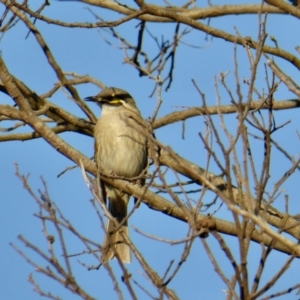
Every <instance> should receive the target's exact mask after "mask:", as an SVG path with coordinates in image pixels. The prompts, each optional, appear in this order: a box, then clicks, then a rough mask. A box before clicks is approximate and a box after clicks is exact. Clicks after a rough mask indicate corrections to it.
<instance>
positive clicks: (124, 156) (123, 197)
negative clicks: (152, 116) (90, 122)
mask: <svg viewBox="0 0 300 300" xmlns="http://www.w3.org/2000/svg"><path fill="white" fill-rule="evenodd" d="M85 100H86V101H92V102H95V103H97V104H98V105H99V106H100V108H101V116H100V118H99V119H98V120H97V122H96V125H95V129H94V145H95V155H94V159H95V162H96V165H97V168H98V170H101V169H102V170H105V171H108V172H111V174H113V175H116V176H122V177H126V178H133V177H138V176H141V178H142V179H141V180H140V184H141V185H143V184H144V182H145V179H144V178H145V177H144V176H143V174H145V171H146V167H147V162H148V157H147V137H146V135H145V134H143V133H142V131H139V130H137V128H136V127H135V126H132V123H131V122H132V121H134V120H133V119H137V120H143V119H142V116H141V114H140V111H139V110H138V108H137V106H136V104H135V101H134V99H133V98H132V96H131V95H130V94H129V93H128V92H127V91H125V90H122V89H119V88H115V87H107V88H104V89H102V91H101V92H100V93H98V94H97V95H96V96H90V97H87V98H85ZM130 116H132V118H133V119H132V118H130ZM130 124H131V125H130ZM137 124H138V123H136V125H137ZM102 185H103V186H104V188H103V191H102V195H103V198H106V197H107V198H108V200H109V201H108V210H109V211H110V213H111V215H112V217H113V218H114V221H113V220H111V219H108V221H107V225H106V235H105V238H104V243H103V247H102V249H103V250H102V261H104V262H108V261H109V260H110V259H112V258H113V257H115V256H118V257H119V259H120V260H121V261H122V262H123V263H130V262H131V253H130V248H129V246H128V245H127V244H126V243H125V242H124V240H123V238H122V234H124V235H126V236H129V233H128V222H127V220H126V221H124V219H126V217H127V205H128V202H129V198H130V196H131V195H128V194H126V193H124V192H122V191H120V190H118V189H117V188H114V187H112V186H111V185H109V184H107V183H103V184H102ZM102 185H101V186H102ZM104 200H106V199H104ZM121 222H123V224H122V226H121V228H120V229H119V230H118V231H117V232H116V231H115V229H116V228H117V227H119V226H118V224H120V223H121ZM121 232H122V233H121Z"/></svg>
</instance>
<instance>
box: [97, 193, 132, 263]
mask: <svg viewBox="0 0 300 300" xmlns="http://www.w3.org/2000/svg"><path fill="white" fill-rule="evenodd" d="M126 198H127V199H126V200H125V199H124V197H123V199H120V198H119V197H118V201H114V200H112V199H110V205H109V211H110V212H111V214H112V216H113V217H114V218H115V220H114V221H113V220H110V219H108V221H107V225H106V235H105V238H104V243H103V252H102V258H103V260H104V261H108V260H110V259H112V258H113V257H115V256H117V255H118V256H119V258H120V260H121V261H122V262H123V263H130V261H131V255H130V248H129V247H128V245H127V244H125V242H124V240H123V238H122V234H123V235H125V236H127V237H128V236H129V233H128V226H127V221H126V222H125V223H124V224H123V225H122V226H121V227H120V228H119V230H118V231H115V229H116V228H117V227H119V225H118V224H119V223H121V222H122V221H123V220H124V218H126V216H127V202H128V198H129V197H127V195H126ZM124 200H125V201H124Z"/></svg>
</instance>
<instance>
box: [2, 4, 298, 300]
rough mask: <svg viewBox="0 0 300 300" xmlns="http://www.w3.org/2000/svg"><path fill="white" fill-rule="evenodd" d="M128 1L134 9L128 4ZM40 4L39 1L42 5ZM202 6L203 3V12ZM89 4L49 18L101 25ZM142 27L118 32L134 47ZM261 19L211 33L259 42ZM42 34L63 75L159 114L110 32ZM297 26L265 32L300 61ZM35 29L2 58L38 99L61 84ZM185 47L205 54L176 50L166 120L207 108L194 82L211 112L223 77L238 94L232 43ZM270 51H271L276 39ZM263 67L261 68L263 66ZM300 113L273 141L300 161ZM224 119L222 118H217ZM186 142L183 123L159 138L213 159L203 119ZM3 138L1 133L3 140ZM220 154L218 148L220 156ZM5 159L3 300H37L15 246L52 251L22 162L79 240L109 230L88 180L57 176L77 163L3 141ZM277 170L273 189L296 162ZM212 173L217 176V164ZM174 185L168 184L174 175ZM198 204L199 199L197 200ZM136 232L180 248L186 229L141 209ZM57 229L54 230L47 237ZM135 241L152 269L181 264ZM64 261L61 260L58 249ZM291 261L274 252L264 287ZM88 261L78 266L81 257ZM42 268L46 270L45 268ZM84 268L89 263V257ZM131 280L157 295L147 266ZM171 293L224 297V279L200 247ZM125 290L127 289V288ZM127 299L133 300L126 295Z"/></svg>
mask: <svg viewBox="0 0 300 300" xmlns="http://www.w3.org/2000/svg"><path fill="white" fill-rule="evenodd" d="M128 3H129V2H128ZM222 3H225V2H223V1H215V2H214V4H222ZM35 4H36V3H35ZM199 5H200V4H199ZM87 7H88V5H87V4H82V3H79V2H59V1H52V2H51V5H50V6H49V7H47V8H46V9H45V11H44V14H45V15H47V16H49V17H52V18H55V19H58V20H64V21H69V22H70V21H77V22H93V21H94V17H93V16H92V15H91V13H90V12H89V11H88V10H87V9H86V8H87ZM90 8H92V9H93V11H94V12H95V13H98V14H99V15H101V16H102V17H103V18H105V19H111V18H117V17H118V15H117V14H110V13H109V12H108V11H107V10H102V9H99V8H96V7H90ZM3 11H4V6H3V5H0V13H1V12H3ZM137 23H138V22H136V21H132V22H129V23H127V24H124V25H122V26H119V27H118V28H117V31H118V32H119V33H120V34H123V35H125V36H127V37H128V38H129V39H130V40H131V41H132V42H134V41H135V38H136V37H135V33H134V30H135V26H136V25H137ZM257 24H258V20H257V16H232V17H228V18H227V17H223V18H220V19H213V20H211V25H212V26H214V27H216V28H220V29H223V30H228V31H229V32H231V33H234V32H235V30H234V26H236V27H237V29H238V30H239V32H240V33H241V34H242V35H243V36H247V35H249V36H251V37H252V38H253V39H256V37H257V27H258V26H257ZM36 25H37V27H38V29H39V30H40V31H41V33H42V34H43V36H44V38H45V40H46V42H47V44H48V45H49V47H50V49H51V51H52V53H53V55H54V57H55V59H56V60H57V62H58V63H59V64H60V66H61V67H62V69H63V70H64V71H68V72H76V73H78V74H80V75H84V74H89V75H90V76H92V77H95V78H97V79H98V80H100V81H102V82H103V83H104V84H105V85H107V86H117V87H120V88H124V89H126V90H128V91H129V92H130V93H131V94H132V96H134V98H135V99H136V102H137V105H138V107H139V108H140V110H141V113H142V115H143V117H145V118H147V117H149V116H151V115H152V112H153V110H154V107H155V105H156V98H155V97H152V98H150V97H149V95H150V94H151V92H152V89H153V85H154V83H153V81H151V80H150V79H148V78H146V77H142V78H140V77H139V76H138V73H137V71H136V70H135V69H134V68H133V67H131V66H130V65H128V64H124V55H123V52H122V51H121V50H119V49H117V48H116V47H111V46H109V45H108V44H107V43H106V42H105V41H104V39H103V36H102V35H104V36H106V38H108V39H109V40H111V41H112V42H113V43H114V44H116V45H118V42H117V41H116V40H112V38H111V37H110V36H109V35H107V34H105V33H104V32H103V31H101V32H100V31H99V29H90V30H86V29H69V28H60V27H58V26H54V25H48V24H46V23H42V22H40V21H37V23H36ZM297 26H299V21H298V20H297V19H295V18H293V17H290V16H283V15H282V16H273V15H269V16H268V25H267V32H268V34H269V35H273V36H275V37H276V39H277V40H278V43H279V46H281V47H283V48H284V49H285V50H287V51H291V52H292V53H294V54H296V50H294V48H295V46H297V45H298V44H297V43H298V41H299V35H300V33H299V32H298V31H296V30H295V31H294V32H292V34H293V37H292V38H291V36H290V28H298V27H297ZM149 28H151V30H152V31H153V32H154V33H156V34H158V35H164V37H165V38H170V39H171V38H172V36H173V31H174V28H175V25H174V24H151V25H149ZM27 33H28V30H27V29H26V27H25V26H24V25H23V24H22V23H21V22H18V23H17V24H16V26H14V27H13V28H12V29H11V30H9V32H7V33H6V34H5V35H4V36H3V37H2V39H1V42H0V50H1V53H2V57H3V59H4V61H5V63H6V64H7V67H8V69H9V71H10V72H11V73H12V74H13V75H15V76H16V77H18V78H19V79H20V80H22V81H23V82H24V83H25V84H26V85H28V86H29V87H30V88H31V89H32V90H34V91H36V92H37V93H38V94H43V93H45V92H46V91H48V90H49V89H50V88H51V87H52V86H53V85H54V84H55V83H56V82H57V79H56V77H55V74H54V72H53V70H51V68H50V67H49V65H48V64H47V61H46V58H45V56H44V54H43V53H42V51H41V49H40V48H39V46H38V45H37V43H36V41H35V39H34V37H33V35H29V37H28V38H26V35H27ZM184 41H185V42H186V43H191V44H193V45H196V46H198V48H191V47H188V46H186V45H181V46H180V47H179V50H178V53H177V57H176V62H175V76H174V82H173V85H172V88H171V89H170V90H169V91H168V92H163V94H162V98H163V104H162V108H161V110H160V111H159V116H163V115H165V114H167V113H170V112H172V111H176V110H178V109H181V108H182V107H192V106H200V105H201V98H200V96H199V95H198V93H197V91H196V90H195V88H194V87H193V84H192V79H194V80H195V81H196V82H197V84H198V85H199V87H200V88H201V90H202V92H204V93H205V95H206V100H207V104H208V105H215V104H216V95H215V86H214V80H215V77H218V74H219V73H220V72H224V73H225V72H229V74H228V76H227V78H228V84H229V86H230V87H231V88H232V90H233V91H235V85H234V58H233V56H234V47H233V45H232V44H231V43H228V42H224V41H222V40H219V39H212V40H211V39H209V41H207V40H205V35H204V34H203V33H200V32H196V31H193V32H192V33H191V34H190V35H188V36H187V37H186V38H184ZM267 44H269V45H271V46H273V44H272V42H271V41H270V40H267ZM147 51H149V52H152V53H154V51H155V43H154V42H152V41H149V42H147ZM238 58H239V74H240V78H249V76H250V69H249V64H248V59H247V57H246V55H245V50H244V49H243V48H242V47H238ZM275 61H276V63H278V64H279V65H280V66H281V67H282V68H284V70H286V71H287V72H288V74H289V76H291V77H292V78H294V80H295V81H297V80H298V78H299V75H298V74H299V70H297V69H296V68H294V67H293V66H289V65H288V64H286V63H285V62H282V60H280V59H277V58H276V59H275ZM262 62H264V60H262ZM259 70H260V72H259V74H258V79H257V87H258V88H262V87H265V82H264V77H265V73H264V69H263V65H262V66H261V67H260V69H259ZM242 90H243V93H244V96H245V97H246V95H247V87H246V86H243V87H242ZM78 91H79V93H80V95H81V97H82V98H84V97H87V96H90V95H94V94H96V93H97V92H98V91H99V90H98V88H96V87H95V86H93V85H91V84H86V85H82V86H80V87H78ZM220 94H221V96H222V99H221V101H222V102H221V103H222V104H228V103H229V97H228V95H227V94H226V93H225V90H224V88H222V87H220ZM290 98H294V96H293V95H292V94H291V93H290V92H289V91H288V90H287V88H285V87H284V86H283V85H282V86H281V87H280V88H279V89H278V92H277V93H276V99H278V100H284V99H290ZM50 101H52V102H54V103H56V104H58V105H61V106H62V107H64V108H65V109H68V110H69V111H70V112H72V113H74V114H76V115H78V116H82V117H84V115H83V114H82V112H81V111H80V110H79V109H78V108H77V107H76V105H75V104H74V103H73V102H72V101H71V100H70V99H67V97H66V94H65V93H64V92H63V91H59V92H58V93H56V95H55V96H54V97H53V98H51V99H50ZM0 103H1V104H12V100H11V99H10V98H9V97H6V96H5V95H1V97H0ZM90 107H91V109H92V110H93V111H94V112H95V114H96V115H99V114H100V111H99V108H98V107H96V106H92V104H91V106H90ZM298 114H299V112H298V111H297V110H294V111H292V110H289V111H280V112H275V118H276V122H277V124H280V123H284V122H286V121H287V120H291V121H292V122H291V123H290V124H289V125H288V126H286V127H285V128H283V129H282V130H281V131H279V132H277V133H275V135H274V138H275V139H277V141H279V142H280V143H281V144H283V145H284V146H285V147H286V148H287V149H288V150H289V151H290V153H291V154H292V155H295V156H296V157H297V156H298V155H299V150H298V149H299V139H298V137H297V132H296V131H297V130H298V128H299V121H298V120H299V117H298ZM214 119H215V120H217V117H214ZM225 120H226V124H227V126H228V127H229V128H230V130H232V132H235V130H236V116H235V115H234V114H233V115H229V116H226V117H225ZM185 125H186V134H185V139H184V140H183V139H182V138H181V129H182V124H181V123H177V124H174V125H171V126H167V127H165V128H162V129H158V130H157V131H156V135H157V138H158V139H159V140H160V141H161V142H162V143H164V144H165V145H169V146H171V147H172V148H173V149H174V151H175V152H177V153H179V154H180V155H182V156H184V157H186V158H187V159H189V160H190V161H193V162H195V163H197V164H199V165H200V166H205V164H206V160H205V159H206V155H205V154H204V153H205V152H204V147H203V144H202V143H201V141H200V139H199V135H198V133H199V132H202V133H203V132H204V131H205V120H204V119H203V118H200V117H199V118H194V119H190V120H188V121H187V122H186V124H185ZM9 126H11V123H9V122H7V123H6V124H3V125H1V127H9ZM28 130H30V129H29V128H26V127H23V128H20V129H19V130H18V132H27V131H28ZM1 134H2V133H1ZM62 137H63V138H64V139H65V140H66V141H67V142H68V143H70V144H71V145H72V146H73V147H75V148H76V149H79V150H80V151H81V152H83V153H84V154H85V155H87V156H88V157H92V156H93V140H92V139H91V138H89V137H85V136H80V135H78V134H75V133H64V134H62ZM216 151H218V149H216ZM253 151H254V155H255V156H256V157H257V161H258V162H259V161H260V160H261V158H262V155H263V145H262V144H260V143H257V144H255V147H254V148H253ZM0 157H2V161H1V168H0V179H1V180H0V182H1V183H2V184H1V190H0V199H1V210H0V227H1V228H2V230H1V235H0V243H1V247H0V267H1V270H2V271H1V272H0V282H1V284H0V293H1V295H2V296H3V299H15V300H19V299H20V300H21V299H33V300H34V299H39V298H40V297H39V296H38V295H37V294H36V293H34V292H33V291H32V286H31V285H30V284H29V283H28V282H27V278H28V275H29V274H30V273H32V272H33V269H32V267H31V266H30V265H29V264H27V263H26V261H24V259H22V258H21V257H20V255H19V254H18V253H16V252H15V251H14V250H13V249H12V247H11V246H10V245H9V243H13V244H15V245H18V247H19V248H21V249H22V250H23V251H24V252H25V253H27V254H28V255H29V256H30V255H31V257H34V256H32V253H31V252H30V251H29V249H25V247H24V246H22V244H21V243H20V242H19V241H18V240H17V236H18V235H19V234H21V235H23V236H24V237H26V238H28V239H29V240H30V241H32V242H33V243H35V244H36V245H38V246H40V247H42V249H44V250H45V251H46V249H47V248H46V246H47V245H46V243H45V241H44V239H43V234H42V227H41V224H40V221H39V220H38V219H37V218H36V217H34V216H33V215H34V213H37V211H38V207H37V205H36V203H35V202H34V201H33V200H32V198H31V197H30V196H29V195H28V194H27V193H26V191H25V190H24V189H23V188H22V184H21V182H20V181H19V180H18V179H17V178H16V176H15V174H14V173H15V167H14V163H15V162H17V163H18V165H19V168H20V171H21V173H22V174H30V176H29V182H30V184H31V186H32V188H33V189H34V190H35V191H36V190H37V189H42V182H41V179H40V177H41V176H43V178H44V179H45V180H46V181H47V184H48V189H49V193H50V195H51V198H52V200H54V201H55V202H56V203H57V205H58V206H59V207H60V209H61V210H62V212H63V213H64V214H65V216H66V218H67V219H69V220H70V221H71V222H72V224H73V225H74V226H76V227H77V228H78V229H79V230H80V232H82V233H83V234H85V235H87V236H89V237H90V238H93V239H95V240H97V241H101V240H102V239H103V231H102V229H101V226H100V223H99V220H98V219H97V216H96V213H95V211H94V210H93V208H92V206H91V204H90V201H89V200H90V199H91V198H92V195H91V193H90V192H89V190H88V188H87V186H86V185H85V183H84V181H83V179H82V176H81V173H80V171H79V170H78V169H75V170H73V171H70V172H67V173H66V174H65V175H64V176H62V177H60V178H57V175H58V174H59V173H60V172H61V171H62V170H64V169H65V168H66V167H68V166H71V165H73V164H72V162H70V161H68V160H67V159H66V158H64V157H62V156H61V155H60V154H59V153H58V152H56V151H55V150H54V149H53V148H51V147H50V146H49V145H48V144H47V143H46V142H45V141H43V140H34V141H29V142H5V143H2V144H1V145H0ZM273 162H274V164H273V166H272V169H271V173H272V178H271V180H270V186H272V184H274V182H276V181H277V180H278V178H280V176H282V173H283V170H286V169H287V168H288V167H289V166H290V165H291V164H290V163H289V162H288V161H287V160H285V159H284V158H282V156H281V155H279V154H275V156H274V160H273ZM211 170H212V171H215V172H216V173H217V172H218V170H217V168H216V167H215V166H212V168H211ZM170 178H171V176H170ZM297 183H298V180H297V175H296V176H293V177H291V178H290V179H289V180H288V181H287V182H286V183H285V184H284V186H283V189H284V190H285V191H286V193H288V194H289V197H290V205H289V207H290V210H291V212H292V213H294V214H296V213H298V207H299V205H298V201H297V200H298V199H297V196H298V194H297V191H296V189H295V186H297ZM194 197H195V199H196V198H197V196H194ZM275 206H276V207H278V208H279V209H283V208H284V197H283V196H282V197H280V198H279V199H278V201H277V202H276V205H275ZM228 216H229V213H228V210H227V208H226V207H225V206H223V207H222V208H221V209H220V211H218V213H217V214H216V217H218V218H228ZM130 225H132V226H135V227H138V228H139V229H140V230H142V231H145V232H147V233H148V234H151V235H157V236H159V237H161V238H166V239H174V240H179V239H182V238H184V237H185V236H186V234H187V232H188V227H187V225H186V224H185V223H181V222H178V221H176V220H174V219H171V218H168V217H166V216H165V215H162V214H161V213H157V212H155V211H152V210H150V209H148V208H147V207H146V206H144V205H141V207H140V208H139V209H138V210H137V211H136V212H135V213H134V215H133V217H132V218H131V219H130ZM51 230H52V229H51V228H50V231H51ZM130 231H131V238H132V240H133V241H134V242H135V243H136V245H137V247H138V249H139V250H140V251H141V252H142V253H143V254H144V255H145V257H146V258H147V259H148V260H149V262H150V264H151V265H153V267H154V268H155V270H156V271H157V272H158V273H159V274H160V275H162V274H163V273H164V271H165V270H166V268H167V266H168V265H169V261H170V259H174V260H175V263H178V261H179V259H180V255H181V251H182V247H183V246H182V245H174V246H171V245H168V244H163V243H159V242H156V241H151V240H149V239H147V238H146V237H143V236H140V235H139V234H137V233H136V232H134V230H133V228H131V229H130ZM66 239H67V241H70V248H71V249H72V251H75V252H76V251H78V252H80V251H82V248H81V245H80V244H79V243H78V242H77V241H75V240H74V239H73V238H72V237H70V236H68V235H67V237H66ZM226 241H228V243H229V244H230V245H232V247H233V252H234V253H235V255H236V256H238V255H239V254H238V248H237V247H236V246H237V242H236V240H235V239H234V238H232V237H226ZM207 242H208V243H209V244H210V245H212V247H213V249H214V250H215V251H216V253H218V257H219V258H221V257H222V256H221V255H223V254H222V253H221V252H220V250H218V249H219V248H218V247H219V246H218V245H217V244H216V242H215V241H214V240H213V239H212V238H208V239H207ZM57 251H58V255H60V254H59V250H58V249H57ZM259 257H260V246H259V245H252V246H251V251H250V255H249V261H250V262H251V266H250V267H249V269H250V277H251V276H253V274H254V270H255V268H256V267H257V266H258V265H259ZM286 259H287V256H286V255H283V254H277V253H272V254H271V258H270V261H268V263H267V264H268V265H269V266H268V268H267V269H268V272H267V273H266V274H264V275H263V279H262V280H263V281H264V280H267V279H269V278H270V277H272V276H273V275H274V274H275V273H276V272H277V267H278V266H279V265H280V263H283V262H284V261H285V260H286ZM78 260H81V258H78ZM38 261H39V263H41V264H42V265H43V264H44V262H42V261H41V260H39V259H38ZM82 261H86V262H87V263H88V261H89V259H88V258H87V257H84V258H82ZM112 266H113V267H114V269H115V270H117V271H116V272H119V271H118V268H117V263H116V262H112ZM220 266H221V267H223V268H224V269H225V270H226V272H228V273H227V274H232V270H231V266H230V264H229V262H228V261H227V260H226V259H225V258H224V259H220ZM73 268H74V273H75V274H76V278H77V279H78V281H79V282H80V284H81V285H82V287H84V288H85V289H86V290H87V291H88V292H89V293H90V295H91V296H93V297H95V298H96V299H116V295H115V294H114V292H113V290H112V284H111V281H110V280H109V278H108V275H107V273H106V272H105V271H104V270H100V271H90V272H89V271H87V270H86V269H85V268H84V267H83V266H82V265H81V264H80V263H77V258H75V259H74V262H73ZM128 268H129V270H130V272H131V273H132V274H133V276H134V279H135V280H136V281H138V282H140V283H142V284H144V285H145V286H146V287H148V288H149V290H150V291H151V292H152V293H153V294H154V295H156V294H155V291H154V290H153V289H152V287H151V285H150V284H149V282H147V280H145V277H144V275H143V271H142V269H141V267H140V266H139V265H138V264H137V262H136V261H133V263H132V264H131V265H130V266H129V267H128ZM33 274H34V275H33V276H34V277H35V278H36V280H37V282H38V283H39V284H40V286H41V287H42V288H44V289H45V290H47V291H51V292H52V293H53V294H54V295H58V296H60V297H61V298H62V299H77V297H76V296H74V295H72V294H70V293H69V292H66V291H65V289H64V288H63V287H61V286H60V285H58V284H56V283H53V281H51V280H49V279H47V278H45V277H43V276H41V275H37V274H36V273H35V272H33ZM298 274H299V262H297V261H295V262H294V263H293V265H292V266H291V268H290V269H289V270H288V272H287V274H286V276H284V277H283V278H282V280H281V281H280V282H279V284H278V285H277V286H276V288H275V289H273V291H278V290H281V289H284V288H289V287H290V286H292V285H294V284H296V283H297V282H298V277H297V276H298ZM170 288H174V289H175V291H176V292H177V295H178V296H179V298H180V299H195V295H197V298H198V296H199V297H201V299H207V298H208V297H210V298H211V299H224V298H225V296H224V293H223V292H222V290H223V289H226V287H225V284H223V282H222V281H221V280H220V279H219V277H218V276H217V275H216V274H215V272H214V270H213V266H212V265H211V263H210V261H209V260H208V258H207V255H206V253H205V251H204V249H203V246H202V245H201V243H200V241H199V240H196V241H195V242H194V245H193V247H192V250H191V254H190V256H189V257H188V260H187V261H186V262H185V263H184V265H183V267H182V270H181V272H179V274H178V276H177V277H175V279H174V280H173V281H172V282H171V284H170ZM122 289H124V287H122ZM137 295H138V296H139V299H146V297H145V295H144V294H143V292H142V291H140V290H138V292H137ZM125 299H129V295H128V294H126V292H125ZM285 299H296V296H295V294H292V295H288V296H285Z"/></svg>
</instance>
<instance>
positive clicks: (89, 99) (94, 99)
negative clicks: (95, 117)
mask: <svg viewBox="0 0 300 300" xmlns="http://www.w3.org/2000/svg"><path fill="white" fill-rule="evenodd" d="M84 101H90V102H98V101H97V98H96V97H94V96H89V97H86V98H84Z"/></svg>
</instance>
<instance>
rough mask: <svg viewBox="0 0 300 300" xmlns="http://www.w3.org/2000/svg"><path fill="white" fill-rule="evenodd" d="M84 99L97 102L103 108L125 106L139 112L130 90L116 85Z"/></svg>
mask: <svg viewBox="0 0 300 300" xmlns="http://www.w3.org/2000/svg"><path fill="white" fill-rule="evenodd" d="M84 100H85V101H91V102H95V103H97V104H99V105H100V107H101V108H102V109H103V108H108V109H113V108H117V107H124V108H127V109H129V110H131V111H137V112H138V109H137V107H136V104H135V101H134V100H133V98H132V96H131V95H130V94H129V93H128V92H126V91H124V90H122V89H119V88H115V87H109V88H105V89H103V90H102V91H101V92H100V93H99V94H97V95H96V96H91V97H87V98H85V99H84Z"/></svg>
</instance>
